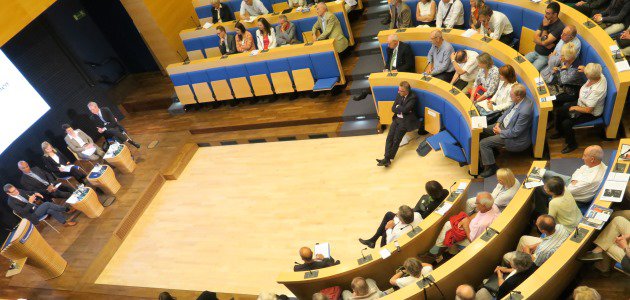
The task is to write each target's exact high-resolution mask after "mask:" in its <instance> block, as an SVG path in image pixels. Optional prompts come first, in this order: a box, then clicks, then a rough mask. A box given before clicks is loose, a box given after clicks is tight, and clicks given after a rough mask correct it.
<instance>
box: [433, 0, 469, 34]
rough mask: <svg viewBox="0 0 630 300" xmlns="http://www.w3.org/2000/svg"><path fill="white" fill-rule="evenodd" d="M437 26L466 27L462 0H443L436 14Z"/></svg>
mask: <svg viewBox="0 0 630 300" xmlns="http://www.w3.org/2000/svg"><path fill="white" fill-rule="evenodd" d="M435 26H436V27H437V28H455V29H466V28H465V27H464V5H463V4H462V2H461V1H460V0H441V1H440V3H439V4H438V9H437V15H436V16H435Z"/></svg>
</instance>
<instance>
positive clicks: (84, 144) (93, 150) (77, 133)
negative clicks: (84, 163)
mask: <svg viewBox="0 0 630 300" xmlns="http://www.w3.org/2000/svg"><path fill="white" fill-rule="evenodd" d="M61 128H63V130H64V131H65V132H66V136H65V137H64V138H63V139H64V140H65V141H66V145H68V148H70V151H72V152H74V153H75V154H76V155H77V156H78V157H79V158H81V159H87V160H91V161H99V160H101V159H102V158H103V156H104V155H105V151H103V149H101V148H100V147H98V146H97V145H96V144H94V141H93V140H92V138H91V137H90V136H89V135H87V134H85V133H84V132H83V131H81V129H77V130H74V129H73V128H72V127H71V126H70V125H68V124H63V125H61Z"/></svg>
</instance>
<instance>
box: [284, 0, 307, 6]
mask: <svg viewBox="0 0 630 300" xmlns="http://www.w3.org/2000/svg"><path fill="white" fill-rule="evenodd" d="M287 3H289V8H295V7H300V6H302V7H304V6H306V0H287Z"/></svg>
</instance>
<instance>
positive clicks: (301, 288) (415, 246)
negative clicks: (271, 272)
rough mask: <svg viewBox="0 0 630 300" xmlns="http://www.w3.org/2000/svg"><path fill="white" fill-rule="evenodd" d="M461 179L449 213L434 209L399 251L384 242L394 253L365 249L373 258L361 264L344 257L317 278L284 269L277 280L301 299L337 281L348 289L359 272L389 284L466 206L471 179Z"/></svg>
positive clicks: (402, 240)
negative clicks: (460, 189) (346, 259)
mask: <svg viewBox="0 0 630 300" xmlns="http://www.w3.org/2000/svg"><path fill="white" fill-rule="evenodd" d="M461 183H464V184H466V188H465V189H464V191H463V192H462V193H461V194H459V195H457V196H456V198H455V199H454V200H452V198H451V196H452V195H451V196H449V198H447V200H452V201H453V207H451V208H450V209H449V211H448V213H446V215H444V216H442V215H439V214H437V213H435V212H433V213H431V214H430V215H429V216H428V217H427V218H426V219H424V220H422V222H420V224H418V227H420V228H421V229H422V230H421V231H420V232H419V233H417V234H416V235H415V236H413V237H409V236H408V235H407V234H405V235H403V236H402V237H400V238H399V239H398V244H399V246H400V251H397V250H396V246H395V245H394V243H390V244H387V245H385V247H384V248H386V249H388V250H389V251H390V252H391V256H390V257H388V258H387V259H382V258H381V255H380V254H379V250H380V249H372V250H370V251H366V252H365V255H366V256H370V255H371V256H372V257H373V258H374V259H373V260H372V261H369V262H367V263H364V264H362V265H359V262H358V260H353V261H343V262H341V264H339V265H336V266H332V267H328V268H325V269H319V270H317V273H318V274H317V277H315V278H309V279H305V276H306V275H308V274H309V272H308V271H307V272H286V273H281V274H280V275H279V276H278V278H277V279H276V281H277V282H278V283H281V284H284V285H285V286H286V287H287V288H288V289H289V290H291V292H292V293H293V294H294V295H295V296H296V297H297V298H298V299H310V298H311V296H312V295H313V294H314V293H316V292H318V291H320V290H322V289H324V288H327V287H331V286H335V285H339V286H342V287H344V288H346V289H347V288H349V287H350V282H351V281H352V279H353V278H354V277H357V276H362V277H365V278H372V279H374V280H376V282H377V283H378V284H379V285H380V286H385V285H388V284H389V283H388V282H389V278H390V277H391V275H392V274H393V273H394V271H395V270H396V269H397V268H398V267H399V266H401V265H402V263H403V262H404V261H405V259H407V258H409V257H414V256H416V255H418V254H419V253H424V252H427V251H429V249H430V248H431V247H432V246H433V243H434V241H435V239H436V238H437V235H438V234H439V233H440V230H441V229H442V225H444V223H445V222H446V221H447V220H448V218H449V217H450V216H451V215H453V214H454V213H458V212H459V211H461V209H462V208H463V207H464V205H465V202H466V199H467V197H466V195H467V191H468V186H469V183H470V180H469V179H462V180H459V181H458V182H457V185H456V186H459V184H461ZM418 227H416V229H415V230H417V228H418ZM357 258H361V257H357ZM288 268H289V267H288Z"/></svg>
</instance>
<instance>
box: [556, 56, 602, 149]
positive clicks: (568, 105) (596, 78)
mask: <svg viewBox="0 0 630 300" xmlns="http://www.w3.org/2000/svg"><path fill="white" fill-rule="evenodd" d="M584 74H585V75H586V79H587V82H586V83H585V84H584V85H583V86H582V88H581V89H580V92H579V93H578V95H577V96H578V99H577V100H574V101H570V102H569V101H568V100H567V99H564V98H562V99H561V100H560V101H564V104H563V105H562V106H561V107H559V108H558V109H556V110H555V127H556V133H555V134H553V135H552V136H550V137H549V138H550V139H559V138H561V137H564V141H565V143H566V146H565V147H564V149H562V153H563V154H566V153H569V152H572V151H573V150H575V149H577V147H578V144H577V141H576V140H575V132H574V131H573V126H574V125H575V124H579V123H584V122H588V121H592V120H595V119H597V118H599V117H600V116H601V115H602V113H603V112H604V101H605V100H606V90H607V87H608V86H607V83H606V77H604V76H603V75H602V66H601V65H600V64H595V63H589V64H588V65H586V67H585V68H584ZM556 100H557V99H556Z"/></svg>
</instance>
